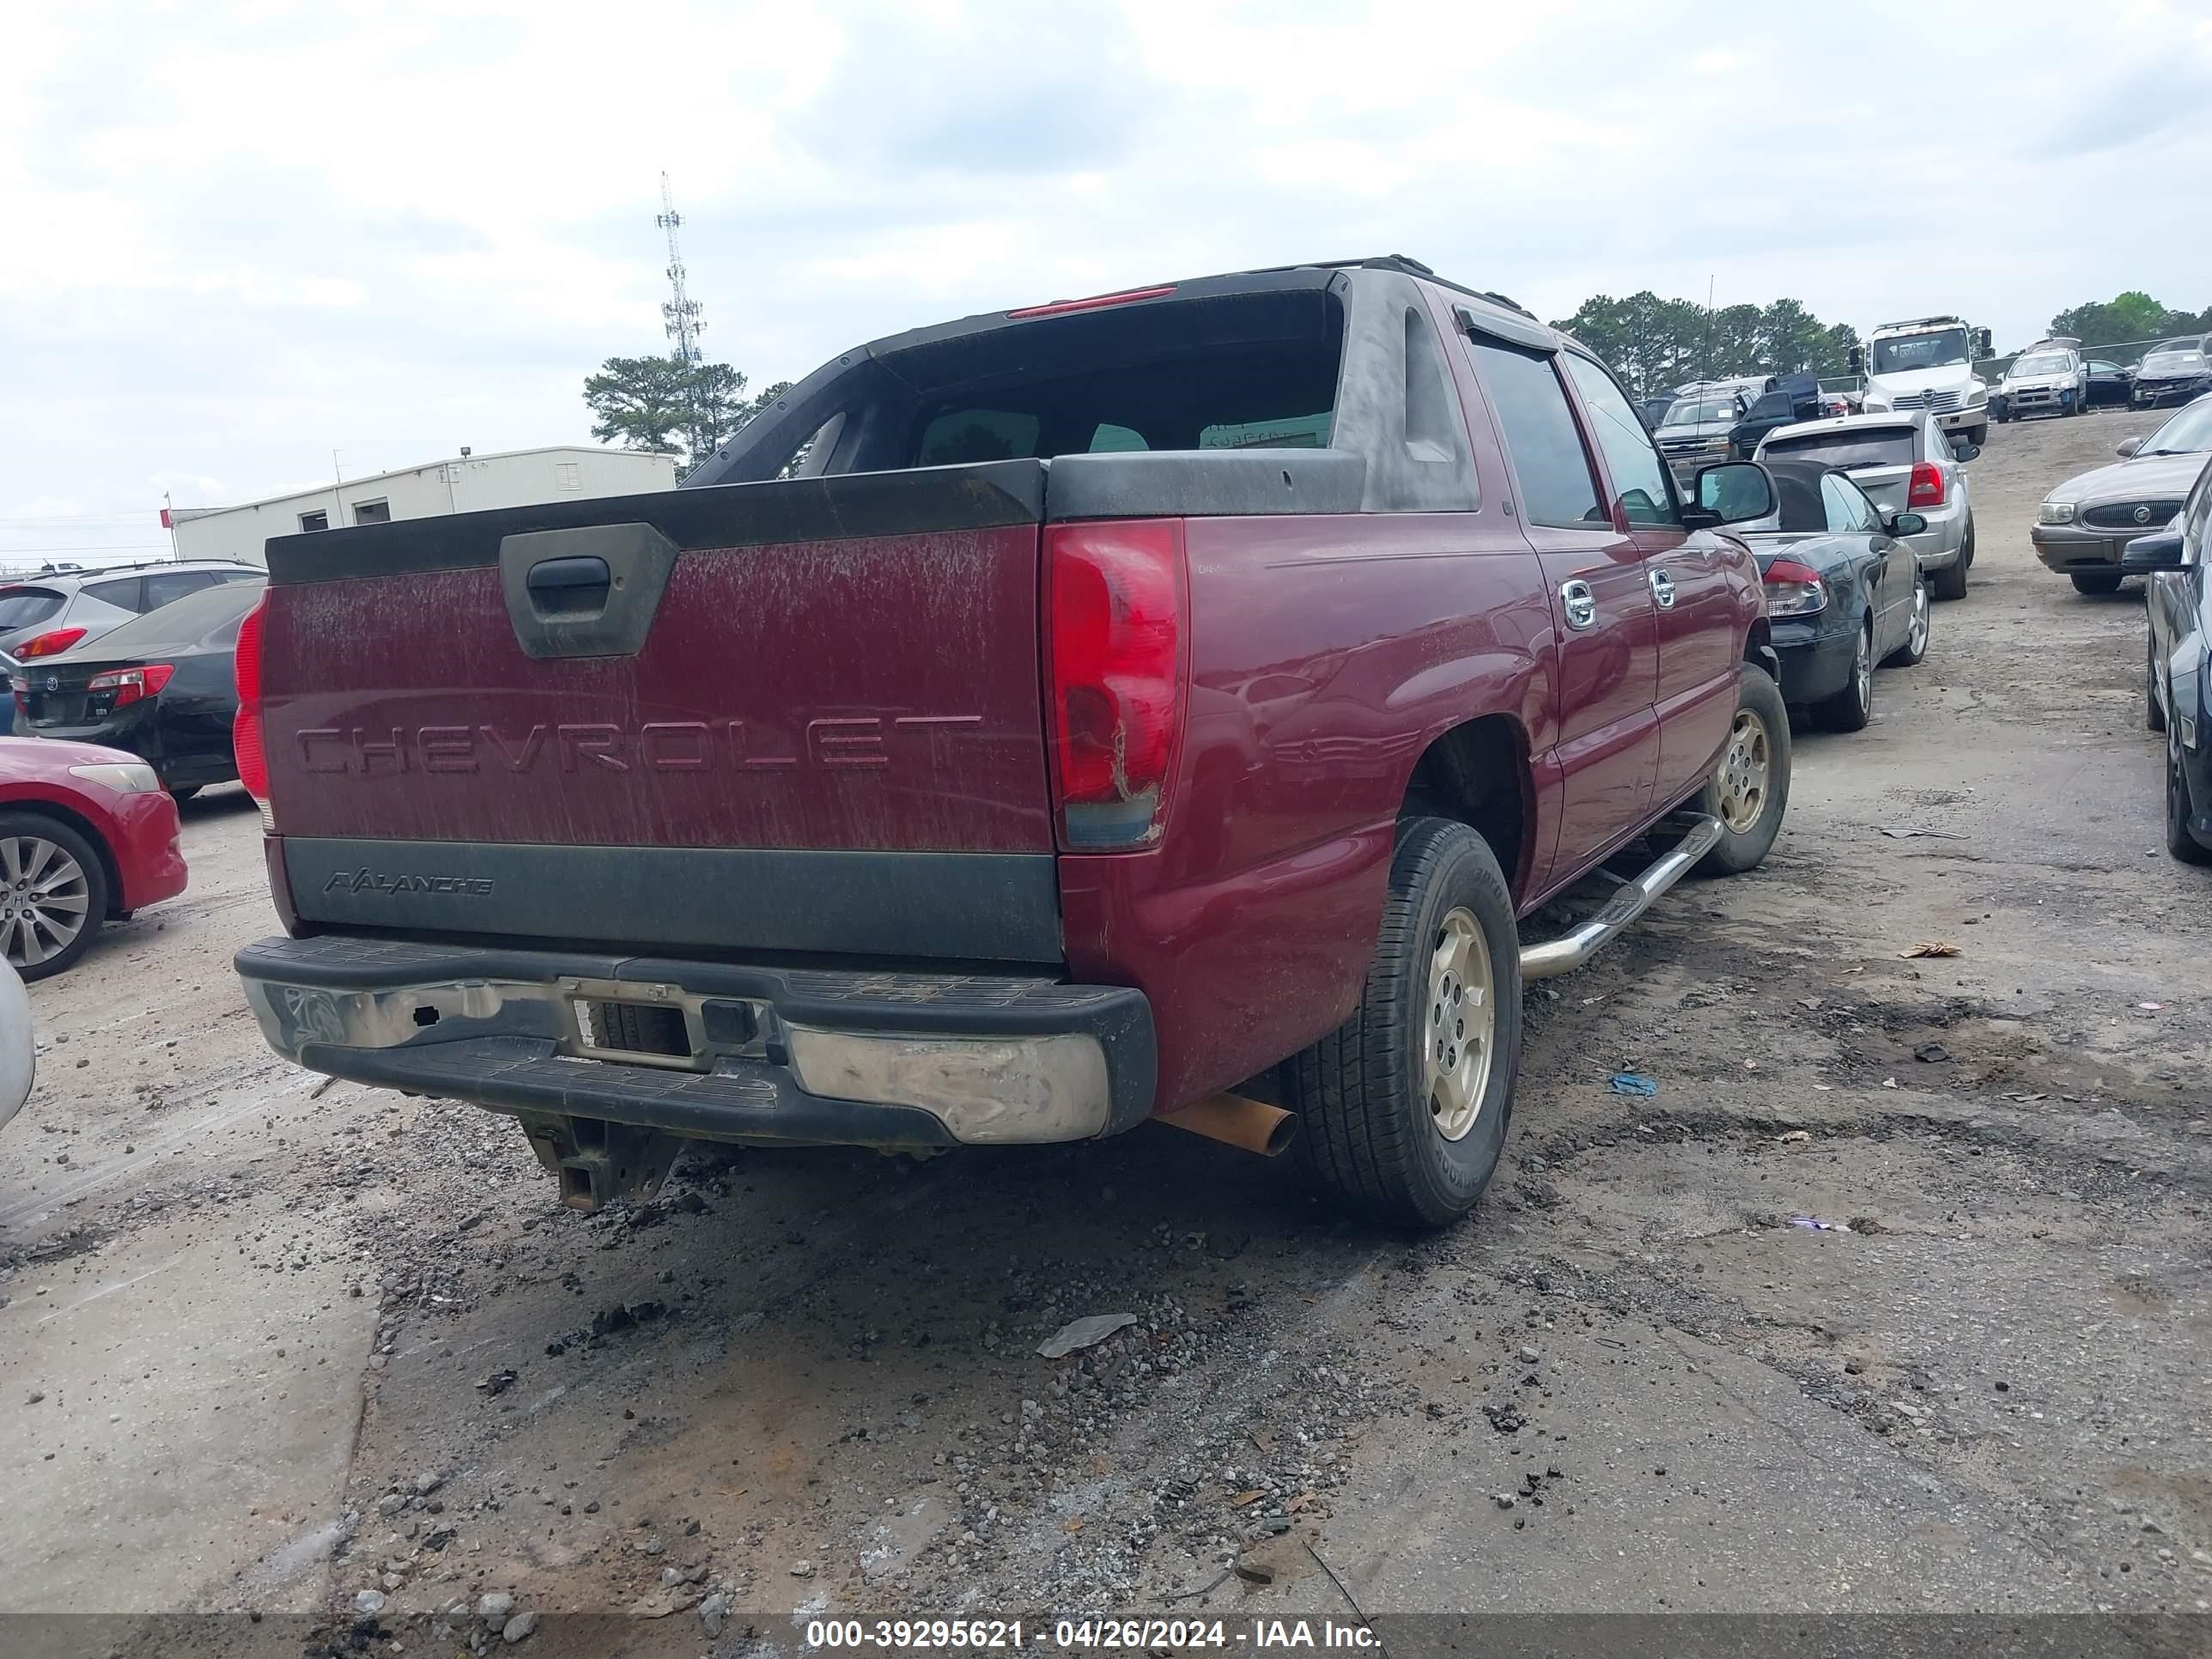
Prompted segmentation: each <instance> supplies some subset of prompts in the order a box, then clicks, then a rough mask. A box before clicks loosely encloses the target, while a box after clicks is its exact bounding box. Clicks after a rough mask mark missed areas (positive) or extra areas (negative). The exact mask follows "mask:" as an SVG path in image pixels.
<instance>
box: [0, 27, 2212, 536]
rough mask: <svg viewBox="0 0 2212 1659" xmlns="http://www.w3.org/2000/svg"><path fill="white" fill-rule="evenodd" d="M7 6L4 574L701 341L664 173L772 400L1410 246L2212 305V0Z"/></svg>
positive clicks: (524, 409)
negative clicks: (665, 229) (1319, 263)
mask: <svg viewBox="0 0 2212 1659" xmlns="http://www.w3.org/2000/svg"><path fill="white" fill-rule="evenodd" d="M8 10H9V40H8V49H7V51H6V52H4V53H0V562H20V561H21V559H22V558H25V557H37V556H65V557H82V558H83V559H85V560H86V561H87V562H93V561H100V562H105V561H106V560H109V559H121V558H128V557H131V556H134V555H137V556H157V555H159V554H160V553H161V552H163V551H165V550H166V548H167V542H166V538H165V537H164V536H163V533H162V532H161V530H160V528H159V521H158V516H157V514H158V509H159V508H160V507H161V504H162V501H163V499H164V497H165V495H167V497H168V498H169V499H172V500H173V501H174V502H175V504H176V505H178V506H179V507H184V506H193V507H206V506H218V505H224V504H228V503H231V502H234V501H246V500H252V499H254V498H256V497H258V496H262V495H272V494H276V493H278V492H280V491H283V490H287V489H297V488H304V487H311V486H313V485H314V484H317V483H324V482H327V481H328V480H329V479H330V478H331V475H332V471H333V467H334V465H335V466H336V468H337V470H339V471H343V474H344V475H345V476H346V477H356V476H361V475H364V474H368V473H372V472H376V471H384V470H386V469H390V468H396V467H400V466H411V465H417V464H419V463H422V462H424V461H428V460H433V459H439V458H441V457H444V456H449V455H452V454H454V453H457V452H458V450H459V447H460V446H462V445H464V444H466V445H469V446H471V447H472V448H474V449H475V450H476V451H477V453H489V452H492V451H495V450H503V449H515V448H523V447H531V446H534V445H540V444H552V443H574V442H585V441H589V433H588V428H589V418H588V416H587V415H586V410H585V409H584V405H583V403H582V399H581V396H580V388H581V385H582V381H583V379H584V376H585V375H586V374H588V373H589V372H590V371H591V370H592V368H595V367H596V366H597V365H598V364H599V362H600V361H601V360H603V359H605V358H606V357H608V356H641V355H645V354H648V353H652V352H655V351H659V350H664V349H666V341H665V337H664V336H663V334H662V331H661V317H660V313H659V302H660V301H661V300H662V299H664V298H665V295H666V279H665V274H664V268H665V265H666V263H667V255H666V248H665V244H664V243H663V241H662V240H661V236H662V233H661V232H660V231H659V229H658V228H656V227H655V224H654V218H655V216H656V214H657V213H658V212H659V205H660V204H659V187H660V175H661V173H662V172H663V171H664V170H665V171H666V172H667V173H669V174H670V175H671V179H672V180H673V184H674V188H675V191H676V195H677V199H678V209H679V210H680V211H681V213H682V214H683V216H684V224H683V228H682V233H681V234H682V237H683V255H684V263H685V264H686V265H687V266H688V268H689V272H690V289H691V293H692V296H693V297H694V298H695V299H696V300H697V301H700V303H701V305H702V307H703V314H704V317H705V319H706V323H707V329H706V332H705V334H704V335H703V337H702V344H703V346H704V348H705V349H706V352H707V355H708V356H709V357H712V358H715V359H718V360H720V361H724V362H731V363H733V364H734V365H736V366H737V367H738V368H740V369H742V370H744V372H745V373H746V374H749V375H750V377H751V379H752V381H753V383H754V385H755V386H764V385H766V384H768V383H769V382H771V381H774V380H786V379H793V380H795V379H797V378H799V376H800V375H801V374H805V372H807V371H808V370H810V369H811V368H814V367H815V366H817V364H818V363H819V362H823V361H824V360H825V359H827V358H829V357H830V356H834V355H836V352H837V351H839V350H840V349H843V348H845V347H847V346H849V345H852V344H854V343H859V342H860V341H863V340H866V339H871V338H874V337H878V336H879V335H884V334H888V333H892V332H896V331H898V330H901V329H903V328H908V327H912V326H915V325H921V324H924V323H928V322H933V321H938V320H941V319H945V318H949V317H954V316H960V315H964V314H967V313H973V312H978V311H990V310H998V309H1002V308H1005V307H1011V306H1017V305H1024V304H1031V303H1036V302H1038V301H1046V300H1051V299H1055V298H1062V297H1067V296H1072V295H1084V294H1091V293H1097V292H1101V291H1105V290H1109V289H1117V288H1127V287H1133V286H1138V285H1140V284H1142V283H1146V282H1149V281H1154V280H1162V279H1172V278H1174V277H1176V276H1195V275H1200V274H1205V273H1207V272H1212V271H1218V270H1237V269H1242V268H1246V267H1250V266H1256V265H1270V264H1292V263H1296V262H1297V261H1299V260H1303V259H1334V258H1350V257H1354V256H1360V255H1365V254H1370V253H1379V252H1403V253H1408V254H1411V255H1413V256H1414V257H1415V258H1419V259H1422V260H1425V262H1427V263H1428V264H1431V265H1432V266H1434V267H1435V268H1436V269H1437V270H1439V271H1441V272H1443V274H1445V275H1447V276H1451V277H1453V278H1455V280H1458V281H1461V282H1464V283H1469V284H1471V285H1473V286H1474V287H1477V288H1485V289H1498V290H1502V291H1503V292H1504V293H1507V294H1510V295H1513V296H1515V297H1516V299H1518V300H1519V301H1521V302H1522V303H1523V304H1525V305H1527V306H1528V307H1529V308H1530V309H1531V310H1533V311H1534V312H1535V313H1537V314H1538V315H1540V316H1542V317H1546V318H1552V317H1564V316H1565V315H1567V314H1569V313H1571V312H1572V311H1573V310H1574V308H1575V307H1577V305H1578V304H1579V303H1580V302H1581V301H1583V299H1584V298H1585V297H1587V296H1588V295H1591V294H1594V293H1607V294H1613V295H1624V294H1628V293H1632V292H1635V291H1636V290H1638V289H1646V288H1648V289H1654V290H1656V292H1658V293H1659V294H1661V295H1668V296H1674V295H1680V296H1683V297H1688V298H1693V299H1699V300H1702V299H1703V298H1704V297H1705V294H1706V292H1707V284H1708V282H1709V281H1710V283H1711V291H1712V293H1713V295H1714V297H1715V300H1716V301H1717V303H1720V304H1723V305H1726V304H1730V303H1734V302H1736V301H1753V302H1758V303H1764V302H1765V301H1770V300H1772V299H1775V298H1778V297H1780V296H1783V295H1790V296H1793V297H1795V298H1796V299H1798V300H1801V301H1803V302H1804V303H1805V304H1806V305H1807V306H1808V307H1810V308H1811V309H1812V310H1813V312H1814V313H1815V314H1816V315H1818V316H1819V317H1820V318H1821V319H1822V320H1823V321H1826V322H1849V323H1852V324H1854V325H1857V327H1859V328H1860V329H1861V330H1862V331H1864V330H1866V329H1868V328H1869V327H1871V326H1872V325H1875V324H1876V323H1879V322H1881V321H1884V320H1887V319H1891V318H1893V317H1904V316H1912V315H1918V314H1924V313H1930V312H1958V313H1962V314H1964V315H1966V317H1967V318H1968V319H1969V320H1971V321H1972V322H1975V323H1977V324H1979V325H1986V326H1988V327H1990V328H1991V329H1992V330H1994V331H1995V333H1996V343H1997V346H1998V349H2000V350H2003V349H2010V348H2011V347H2015V346H2018V345H2020V344H2021V343H2025V342H2026V341H2027V339H2029V338H2031V337H2033V335H2034V334H2035V333H2037V332H2038V331H2040V329H2041V328H2042V326H2043V325H2044V324H2045V322H2046V321H2047V320H2048V319H2049V318H2050V317H2051V314H2052V313H2054V312H2056V311H2057V310H2059V309H2061V308H2062V307H2066V306H2069V305H2071V304H2075V303H2076V302H2079V301H2085V300H2095V299H2107V298H2110V297H2111V296H2112V295H2114V294H2116V293H2118V292H2119V291H2121V290H2123V289H2144V290H2146V291H2148V292H2149V293H2151V294H2152V295H2155V296H2157V297H2158V298H2159V299H2160V300H2162V301H2166V303H2167V304H2169V305H2172V306H2176V307H2185V308H2187V309H2191V310H2196V309H2199V308H2202V307H2207V306H2212V211H2208V207H2212V0H2002V3H1985V0H1940V3H1930V0H1894V3H1893V0H1824V3H1820V4H1817V5H1815V4H1809V3H1808V4H1803V5H1800V4H1797V3H1795V0H1757V3H1737V0H1697V3H1681V0H1632V3H1612V0H1590V3H1574V0H1554V3H1551V4H1548V5H1543V6H1538V5H1533V4H1530V3H1528V0H1515V3H1511V4H1495V3H1466V0H1462V3H1459V4H1428V5H1412V4H1396V3H1372V4H1362V3H1358V0H1264V3H1250V4H1245V3H1209V0H1175V3H1154V0H1125V3H1104V0H1098V3H1092V0H1035V3H1025V4H1001V3H995V0H975V3H963V0H934V3H889V0H849V3H842V4H831V5H812V4H807V3H800V0H785V3H780V4H775V5H771V6H759V7H751V6H745V5H741V4H728V3H724V4H711V3H709V4H700V5H696V6H695V5H688V4H684V3H680V0H660V3H655V4H653V5H652V6H637V5H633V6H611V5H608V4H605V3H604V0H599V3H592V4H589V5H574V4H568V3H565V0H519V3H508V0H437V3H435V4H428V5H413V4H407V3H391V4H367V3H348V0H317V3H313V4H301V5H293V4H283V3H224V0H188V3H174V4H165V3H129V0H112V3H111V0H89V3H86V4H83V5H79V6H74V7H64V6H60V5H46V4H38V3H18V4H15V5H13V6H10V7H9V9H8ZM334 451H335V452H336V457H335V460H334V458H333V453H332V452H334Z"/></svg>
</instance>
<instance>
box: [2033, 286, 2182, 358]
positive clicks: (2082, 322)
mask: <svg viewBox="0 0 2212 1659" xmlns="http://www.w3.org/2000/svg"><path fill="white" fill-rule="evenodd" d="M2207 328H2212V307H2208V308H2207V309H2206V310H2205V311H2204V312H2203V313H2197V312H2189V311H2171V310H2168V309H2167V308H2166V307H2165V306H2163V305H2161V304H2160V303H2159V302H2158V301H2156V300H2154V299H2152V298H2151V297H2150V295H2148V294H2145V293H2143V292H2142V290H2141V289H2130V290H2128V292H2126V293H2125V294H2121V295H2115V296H2114V297H2112V299H2110V300H2091V301H2086V302H2084V303H2083V304H2081V305H2078V306H2072V307H2069V308H2068V309H2066V310H2064V311H2062V312H2060V313H2058V314H2057V316H2056V317H2053V318H2052V319H2051V332H2052V333H2053V334H2064V335H2071V336H2072V337H2075V339H2078V340H2079V341H2081V343H2082V344H2083V345H2091V346H2094V345H2118V344H2120V343H2123V342H2124V341H2129V340H2156V339H2163V338H2165V337H2166V336H2168V335H2172V334H2192V333H2201V332H2202V331H2204V330H2205V329H2207Z"/></svg>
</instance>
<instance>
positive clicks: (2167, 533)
mask: <svg viewBox="0 0 2212 1659" xmlns="http://www.w3.org/2000/svg"><path fill="white" fill-rule="evenodd" d="M2120 569H2121V571H2122V573H2123V574H2127V575H2131V576H2132V575H2142V576H2144V577H2147V578H2148V592H2146V593H2145V595H2144V601H2145V603H2144V606H2143V609H2144V610H2145V611H2147V612H2148V614H2149V617H2150V652H2149V661H2148V664H2147V665H2146V671H2145V678H2146V681H2147V684H2146V685H2145V687H2144V703H2145V717H2146V720H2147V721H2148V725H2149V726H2150V729H2151V730H2152V731H2154V732H2165V733H2166V851H2167V852H2169V853H2171V854H2173V856H2174V857H2176V858H2178V859H2179V860H2182V861H2183V862H2185V863H2187V864H2212V666H2208V665H2207V664H2206V661H2205V651H2206V648H2207V647H2212V464H2208V465H2206V467H2205V469H2204V470H2203V471H2202V472H2200V473H2198V474H2197V482H2196V483H2195V484H2194V485H2192V486H2191V489H2190V491H2189V495H2188V497H2187V499H2186V500H2185V501H2183V502H2182V504H2181V511H2180V512H2179V513H2176V514H2175V515H2174V518H2173V521H2172V523H2171V524H2169V525H2168V526H2166V528H2165V529H2164V530H2163V531H2161V532H2159V533H2158V534H2156V535H2152V536H2138V537H2136V539H2135V540H2133V541H2131V542H2130V543H2129V544H2128V545H2127V550H2126V551H2125V553H2124V554H2123V555H2122V556H2121V559H2120Z"/></svg>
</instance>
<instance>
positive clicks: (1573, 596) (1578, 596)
mask: <svg viewBox="0 0 2212 1659" xmlns="http://www.w3.org/2000/svg"><path fill="white" fill-rule="evenodd" d="M1559 604H1560V605H1561V606H1562V607H1563V608H1564V609H1565V611H1566V613H1567V626H1568V627H1570V628H1571V629H1574V630H1575V631H1576V632H1577V633H1578V634H1579V633H1580V632H1582V630H1583V629H1585V628H1595V627H1596V626H1597V595H1596V594H1595V593H1593V592H1590V585H1589V583H1588V582H1586V581H1584V580H1583V579H1582V578H1581V577H1579V576H1577V577H1576V578H1575V579H1574V580H1571V581H1564V582H1561V583H1560V584H1559Z"/></svg>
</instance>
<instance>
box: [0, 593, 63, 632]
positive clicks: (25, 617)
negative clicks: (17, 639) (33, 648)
mask: <svg viewBox="0 0 2212 1659" xmlns="http://www.w3.org/2000/svg"><path fill="white" fill-rule="evenodd" d="M61 608H62V596H61V595H60V594H58V593H57V592H54V591H53V590H52V589H51V588H46V587H0V630H5V629H17V628H30V627H33V626H34V625H36V624H37V623H42V622H44V621H46V618H47V617H51V616H52V615H53V614H54V613H55V612H56V611H59V610H60V609H61Z"/></svg>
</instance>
